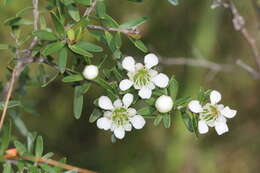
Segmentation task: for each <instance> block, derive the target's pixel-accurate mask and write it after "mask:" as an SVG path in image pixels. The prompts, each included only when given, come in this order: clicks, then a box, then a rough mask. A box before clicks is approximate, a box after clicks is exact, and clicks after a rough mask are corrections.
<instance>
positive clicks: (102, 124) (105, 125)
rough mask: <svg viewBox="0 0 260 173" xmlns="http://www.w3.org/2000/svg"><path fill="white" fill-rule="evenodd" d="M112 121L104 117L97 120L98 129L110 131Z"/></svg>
mask: <svg viewBox="0 0 260 173" xmlns="http://www.w3.org/2000/svg"><path fill="white" fill-rule="evenodd" d="M111 124H112V121H111V120H109V119H107V118H105V117H102V118H99V119H98V120H97V127H98V128H100V129H104V130H109V129H110V128H111Z"/></svg>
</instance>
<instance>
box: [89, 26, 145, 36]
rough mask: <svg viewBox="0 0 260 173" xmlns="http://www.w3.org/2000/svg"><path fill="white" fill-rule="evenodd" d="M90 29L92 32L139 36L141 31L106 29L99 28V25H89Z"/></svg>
mask: <svg viewBox="0 0 260 173" xmlns="http://www.w3.org/2000/svg"><path fill="white" fill-rule="evenodd" d="M87 28H88V29H92V30H101V31H108V32H121V33H123V34H126V35H131V34H133V35H139V34H140V31H139V30H137V29H120V28H105V27H103V26H97V25H88V26H87Z"/></svg>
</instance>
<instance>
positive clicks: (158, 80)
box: [152, 73, 169, 88]
mask: <svg viewBox="0 0 260 173" xmlns="http://www.w3.org/2000/svg"><path fill="white" fill-rule="evenodd" d="M152 81H153V83H154V84H155V85H156V86H158V87H160V88H165V87H167V85H168V83H169V77H168V76H167V75H165V74H163V73H159V74H158V75H156V76H155V77H154V78H153V79H152Z"/></svg>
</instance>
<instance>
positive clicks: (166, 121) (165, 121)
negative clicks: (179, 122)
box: [163, 114, 171, 128]
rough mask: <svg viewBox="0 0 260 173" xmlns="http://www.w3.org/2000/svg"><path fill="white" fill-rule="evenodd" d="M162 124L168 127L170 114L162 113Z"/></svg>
mask: <svg viewBox="0 0 260 173" xmlns="http://www.w3.org/2000/svg"><path fill="white" fill-rule="evenodd" d="M163 126H164V127H165V128H169V127H170V126H171V115H170V114H165V115H163Z"/></svg>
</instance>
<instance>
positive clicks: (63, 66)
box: [58, 47, 68, 73]
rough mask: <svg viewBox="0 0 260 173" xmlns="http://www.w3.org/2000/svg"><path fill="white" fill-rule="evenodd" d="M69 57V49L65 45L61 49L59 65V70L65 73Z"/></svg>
mask: <svg viewBox="0 0 260 173" xmlns="http://www.w3.org/2000/svg"><path fill="white" fill-rule="evenodd" d="M67 57H68V51H67V48H65V47H64V48H63V49H61V51H60V53H59V62H58V66H59V70H60V72H61V73H64V72H65V70H66V65H67Z"/></svg>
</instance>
